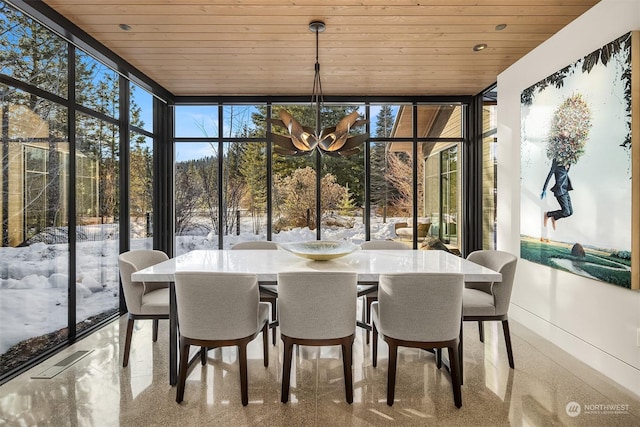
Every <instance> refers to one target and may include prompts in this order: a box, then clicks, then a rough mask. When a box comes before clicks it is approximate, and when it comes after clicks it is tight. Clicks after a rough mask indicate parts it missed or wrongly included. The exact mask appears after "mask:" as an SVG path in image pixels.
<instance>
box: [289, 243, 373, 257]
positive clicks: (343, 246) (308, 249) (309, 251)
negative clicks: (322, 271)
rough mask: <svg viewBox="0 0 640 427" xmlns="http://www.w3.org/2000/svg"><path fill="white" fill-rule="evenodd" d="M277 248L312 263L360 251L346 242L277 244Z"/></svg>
mask: <svg viewBox="0 0 640 427" xmlns="http://www.w3.org/2000/svg"><path fill="white" fill-rule="evenodd" d="M278 246H279V247H280V248H281V249H284V250H285V251H288V252H291V253H292V254H294V255H297V256H299V257H302V258H307V259H312V260H314V261H328V260H331V259H335V258H340V257H343V256H345V255H349V254H350V253H352V252H354V251H357V250H358V249H360V246H358V245H355V244H353V243H351V242H347V241H346V240H344V241H333V240H312V241H309V242H293V243H279V244H278Z"/></svg>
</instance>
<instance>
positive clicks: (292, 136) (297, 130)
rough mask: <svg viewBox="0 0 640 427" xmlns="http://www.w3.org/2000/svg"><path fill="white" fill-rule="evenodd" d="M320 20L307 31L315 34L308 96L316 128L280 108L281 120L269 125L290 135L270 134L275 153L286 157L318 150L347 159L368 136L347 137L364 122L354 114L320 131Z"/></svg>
mask: <svg viewBox="0 0 640 427" xmlns="http://www.w3.org/2000/svg"><path fill="white" fill-rule="evenodd" d="M325 28H326V26H325V24H324V22H322V21H312V22H311V23H310V24H309V30H310V31H312V32H315V33H316V65H315V77H314V80H313V91H312V95H311V106H312V107H315V113H316V123H315V128H311V127H308V126H302V125H301V124H300V123H299V122H298V121H297V120H296V119H295V118H294V117H293V116H292V115H291V114H290V113H289V112H287V111H286V110H284V109H282V110H280V112H279V115H280V119H279V120H278V119H273V120H272V124H274V125H276V126H281V127H283V128H285V129H286V130H287V131H288V132H289V136H284V135H279V134H275V133H271V140H272V141H273V143H274V144H275V147H274V151H275V152H276V153H278V154H283V155H288V156H303V155H307V154H311V153H312V152H313V151H314V150H316V149H318V151H319V152H320V153H321V154H328V155H331V156H350V155H352V154H355V153H358V152H359V151H360V148H359V145H361V144H362V143H363V142H364V141H366V140H367V138H368V137H369V135H368V134H366V133H364V134H357V135H350V131H351V129H352V128H355V127H358V126H362V125H364V124H366V123H367V120H362V119H361V118H360V114H359V113H358V112H357V111H353V112H351V113H350V114H348V115H346V116H345V117H344V118H343V119H342V120H340V121H339V122H338V124H337V125H335V126H330V127H326V128H321V123H320V121H321V116H320V113H321V112H322V108H323V107H324V98H323V94H322V83H321V82H320V63H319V62H318V39H319V37H318V35H319V33H321V32H323V31H324V30H325Z"/></svg>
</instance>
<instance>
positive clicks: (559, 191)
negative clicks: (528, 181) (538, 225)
mask: <svg viewBox="0 0 640 427" xmlns="http://www.w3.org/2000/svg"><path fill="white" fill-rule="evenodd" d="M552 175H553V177H554V178H555V181H556V183H555V185H554V186H553V187H551V191H552V192H553V195H554V196H555V197H556V200H557V201H558V204H559V205H560V209H558V210H556V211H548V212H545V213H544V226H545V227H546V226H547V221H548V220H549V218H551V226H552V227H553V229H554V230H555V229H556V221H557V220H559V219H560V218H566V217H568V216H571V214H573V207H571V196H570V195H569V191H571V190H573V187H572V186H571V180H570V179H569V165H561V164H559V163H558V161H557V160H554V161H553V162H552V163H551V170H549V174H548V175H547V179H546V180H545V181H544V186H543V187H542V194H540V199H544V197H545V196H546V195H547V185H549V180H550V179H551V176H552Z"/></svg>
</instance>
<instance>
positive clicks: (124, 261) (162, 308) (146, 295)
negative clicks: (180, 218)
mask: <svg viewBox="0 0 640 427" xmlns="http://www.w3.org/2000/svg"><path fill="white" fill-rule="evenodd" d="M168 259H169V257H168V256H167V254H165V253H164V252H162V251H157V250H148V249H143V250H136V251H128V252H123V253H122V254H120V256H119V257H118V267H119V269H120V279H121V281H122V289H123V291H124V299H125V302H126V303H127V310H128V311H129V320H128V322H127V335H126V338H125V342H124V356H123V359H122V366H123V367H127V365H128V364H129V352H130V351H131V337H132V335H133V325H134V322H135V321H136V320H139V319H152V320H153V342H156V341H158V320H160V319H168V318H169V283H168V282H133V281H132V280H131V274H133V273H135V272H136V271H138V270H142V269H143V268H147V267H150V266H152V265H155V264H158V263H161V262H162V261H166V260H168Z"/></svg>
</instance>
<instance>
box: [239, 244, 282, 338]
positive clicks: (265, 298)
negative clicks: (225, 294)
mask: <svg viewBox="0 0 640 427" xmlns="http://www.w3.org/2000/svg"><path fill="white" fill-rule="evenodd" d="M256 249H258V250H262V249H266V250H276V249H278V245H277V244H276V243H274V242H270V241H267V240H254V241H250V242H240V243H236V244H235V245H233V246H231V250H256ZM262 287H263V289H264V290H262V289H261V290H260V301H262V302H268V303H269V304H271V321H272V322H275V321H276V320H277V319H278V297H277V296H276V295H277V293H278V290H277V286H276V285H275V284H273V285H262ZM272 334H273V336H272V341H273V345H276V340H277V338H276V336H277V332H276V328H275V327H274V328H273V331H272Z"/></svg>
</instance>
